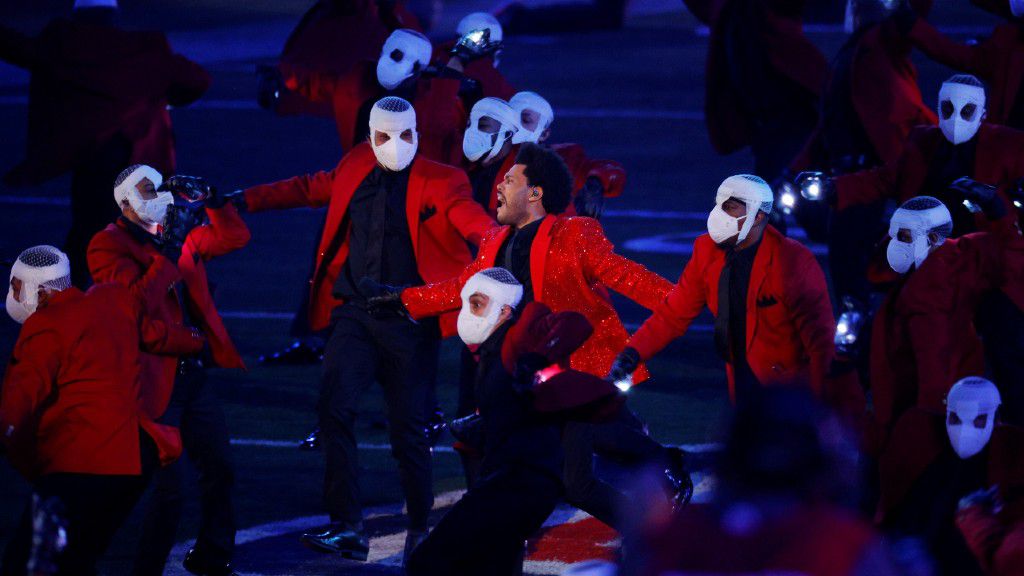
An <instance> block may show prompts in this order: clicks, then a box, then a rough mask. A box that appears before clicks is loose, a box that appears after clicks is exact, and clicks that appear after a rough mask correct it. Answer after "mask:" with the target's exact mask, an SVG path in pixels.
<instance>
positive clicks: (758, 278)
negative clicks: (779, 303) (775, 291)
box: [747, 226, 779, 352]
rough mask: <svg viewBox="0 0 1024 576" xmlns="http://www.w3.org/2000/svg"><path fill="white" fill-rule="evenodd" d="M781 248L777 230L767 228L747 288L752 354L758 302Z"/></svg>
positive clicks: (748, 326)
mask: <svg viewBox="0 0 1024 576" xmlns="http://www.w3.org/2000/svg"><path fill="white" fill-rule="evenodd" d="M778 246H779V233H778V232H776V231H775V228H773V227H771V226H767V227H766V228H765V229H764V235H762V237H761V246H760V247H759V248H758V249H757V256H754V266H753V268H751V270H750V286H748V287H747V352H750V347H751V344H753V342H754V334H755V333H756V332H757V318H758V316H759V314H758V313H757V300H758V297H759V296H760V295H761V289H762V288H763V287H764V283H765V281H766V280H767V279H768V274H769V273H770V272H771V267H772V260H774V259H775V252H776V251H777V250H778Z"/></svg>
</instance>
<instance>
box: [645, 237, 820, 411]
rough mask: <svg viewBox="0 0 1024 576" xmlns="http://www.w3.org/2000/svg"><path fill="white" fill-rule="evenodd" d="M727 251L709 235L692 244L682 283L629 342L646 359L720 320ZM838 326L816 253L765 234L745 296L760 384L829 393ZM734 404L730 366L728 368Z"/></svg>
mask: <svg viewBox="0 0 1024 576" xmlns="http://www.w3.org/2000/svg"><path fill="white" fill-rule="evenodd" d="M724 266H725V251H724V250H720V249H719V248H718V247H716V246H715V243H714V242H713V241H712V240H711V237H710V236H708V235H707V234H703V235H701V236H699V237H698V238H697V240H696V241H695V242H694V244H693V256H692V257H691V258H690V261H689V262H687V263H686V268H684V269H683V274H682V276H680V277H679V282H678V283H677V284H676V285H675V287H674V288H673V289H672V291H671V292H670V293H669V295H668V297H666V298H665V301H664V302H663V303H662V304H661V305H660V306H658V307H657V308H656V309H655V310H654V314H653V315H652V316H651V317H650V318H648V319H647V321H646V322H644V324H643V326H641V327H640V330H638V331H637V332H636V334H634V335H633V337H632V338H631V339H630V340H629V344H628V345H629V346H632V347H633V348H636V350H637V352H639V353H640V357H641V358H643V359H645V360H646V359H649V358H651V357H652V356H654V355H655V354H657V353H658V352H659V351H660V350H661V349H662V348H664V347H665V346H667V345H668V343H669V342H671V341H672V340H674V339H676V338H678V337H679V336H682V335H683V334H685V333H686V330H687V329H688V328H689V326H690V323H691V322H692V321H693V320H694V318H696V317H697V316H698V315H699V314H700V313H701V312H702V311H703V310H704V307H705V306H707V308H708V309H709V310H711V313H712V314H715V315H717V314H718V277H719V276H720V275H721V274H722V268H723V267H724ZM835 327H836V324H835V320H834V318H833V316H832V304H831V303H830V302H829V299H828V288H827V287H826V285H825V275H824V274H823V273H822V271H821V267H820V266H819V265H818V261H817V260H815V259H814V255H813V254H811V251H810V250H808V249H807V248H805V247H804V246H803V245H802V244H800V243H799V242H796V241H795V240H791V239H789V238H786V237H784V236H782V234H779V232H778V231H777V230H775V228H772V227H771V226H768V227H767V228H765V231H764V236H763V237H762V239H761V246H760V247H759V248H758V251H757V256H755V257H754V267H753V269H752V270H751V273H750V289H749V290H748V292H747V362H748V363H749V364H750V369H751V370H752V371H753V372H754V374H755V375H756V376H757V379H758V380H759V381H760V382H761V384H763V385H765V386H772V385H778V384H783V385H785V384H792V383H794V382H799V383H806V384H807V385H809V386H810V387H811V388H813V389H814V391H815V392H816V393H818V394H819V395H825V394H828V393H829V392H830V391H828V390H826V389H825V388H826V387H825V384H824V381H825V374H826V372H827V371H828V369H829V367H830V365H831V363H832V357H833V355H834V353H835V346H834V344H833V338H834V336H835ZM726 372H727V374H728V376H729V397H730V398H732V399H733V400H735V389H734V387H735V383H734V381H733V373H732V367H731V366H729V365H728V364H726Z"/></svg>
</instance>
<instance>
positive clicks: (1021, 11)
mask: <svg viewBox="0 0 1024 576" xmlns="http://www.w3.org/2000/svg"><path fill="white" fill-rule="evenodd" d="M1010 13H1011V14H1013V17H1014V18H1020V17H1022V16H1024V0H1010Z"/></svg>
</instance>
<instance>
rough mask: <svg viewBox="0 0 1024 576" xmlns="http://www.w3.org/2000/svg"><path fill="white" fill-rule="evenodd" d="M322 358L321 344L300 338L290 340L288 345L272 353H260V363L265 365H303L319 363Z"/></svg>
mask: <svg viewBox="0 0 1024 576" xmlns="http://www.w3.org/2000/svg"><path fill="white" fill-rule="evenodd" d="M323 359H324V348H323V346H314V345H312V344H310V343H308V342H304V341H302V340H296V341H295V342H292V343H291V345H290V346H288V347H287V348H285V349H284V350H281V351H279V352H274V353H273V354H263V355H260V364H266V365H267V366H303V365H306V364H319V363H320V362H321V361H322V360H323Z"/></svg>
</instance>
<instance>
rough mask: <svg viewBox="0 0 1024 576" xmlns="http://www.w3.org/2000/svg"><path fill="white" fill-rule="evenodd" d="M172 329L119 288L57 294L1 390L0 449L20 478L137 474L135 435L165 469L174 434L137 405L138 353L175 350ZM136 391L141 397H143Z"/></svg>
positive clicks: (28, 327) (17, 352) (144, 383)
mask: <svg viewBox="0 0 1024 576" xmlns="http://www.w3.org/2000/svg"><path fill="white" fill-rule="evenodd" d="M173 344H174V342H173V334H171V333H170V332H169V331H168V325H166V324H165V323H164V322H162V321H160V320H156V319H154V318H149V317H147V316H146V315H145V314H143V311H142V302H140V301H139V300H137V299H136V298H135V297H134V296H132V294H131V293H130V292H129V291H128V290H126V289H125V288H123V287H122V286H120V285H118V284H96V285H94V286H93V287H92V288H90V289H89V291H88V292H86V293H82V292H81V291H80V290H78V289H77V288H69V289H67V290H64V291H62V292H57V293H54V294H53V296H52V297H51V298H50V300H49V302H48V303H47V305H46V306H44V307H42V308H39V309H38V310H37V311H36V312H35V313H34V314H32V316H30V317H29V319H28V320H27V321H26V322H25V324H24V326H22V328H21V332H20V334H19V335H18V341H17V343H16V344H15V347H14V353H13V354H12V355H11V360H10V363H9V364H8V365H7V373H6V376H5V377H4V385H3V388H2V389H0V441H3V442H4V443H6V444H8V446H9V448H10V450H11V453H10V456H11V461H12V463H14V464H15V466H17V468H18V469H19V470H21V472H22V473H23V474H25V475H26V477H28V478H30V479H32V478H36V477H38V476H41V475H44V474H52V473H56V472H71V473H78V474H127V475H137V474H140V473H141V472H142V467H141V462H140V455H139V428H140V426H141V427H142V428H143V429H145V430H146V432H147V433H149V434H150V436H152V437H153V439H154V441H155V442H156V444H157V447H158V448H159V451H160V455H161V458H162V461H163V462H165V463H166V462H169V461H171V460H173V459H174V458H177V457H178V455H179V454H180V453H181V438H180V437H179V436H178V434H177V430H176V429H174V428H169V427H166V426H160V425H159V424H155V423H154V422H153V421H152V419H151V418H149V417H148V416H147V415H145V414H144V413H142V407H141V406H140V400H141V401H142V402H144V400H142V399H144V398H145V397H146V396H147V394H148V393H150V392H151V391H152V388H154V387H156V386H157V383H155V382H153V381H151V380H148V379H140V377H139V367H140V354H141V351H140V349H141V348H145V349H147V350H152V351H162V350H166V349H167V347H168V346H173ZM140 385H141V389H140Z"/></svg>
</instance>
